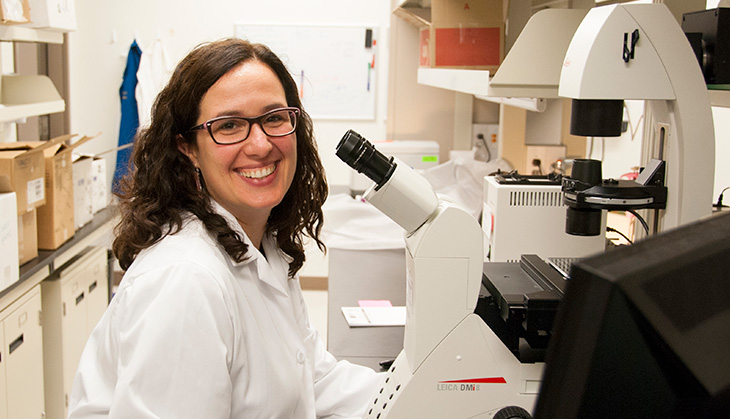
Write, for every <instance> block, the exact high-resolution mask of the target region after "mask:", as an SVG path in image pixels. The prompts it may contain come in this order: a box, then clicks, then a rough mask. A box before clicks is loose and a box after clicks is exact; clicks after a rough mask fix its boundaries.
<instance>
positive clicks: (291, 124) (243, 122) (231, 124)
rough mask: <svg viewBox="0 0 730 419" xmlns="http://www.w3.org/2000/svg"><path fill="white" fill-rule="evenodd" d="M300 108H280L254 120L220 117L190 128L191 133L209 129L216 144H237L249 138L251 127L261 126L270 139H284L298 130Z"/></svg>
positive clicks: (238, 117)
mask: <svg viewBox="0 0 730 419" xmlns="http://www.w3.org/2000/svg"><path fill="white" fill-rule="evenodd" d="M298 115H299V108H278V109H273V110H270V111H268V112H266V113H265V114H263V115H259V116H256V117H253V118H246V117H243V116H220V117H218V118H213V119H210V120H208V121H205V122H203V123H202V124H200V125H197V126H194V127H192V128H190V131H200V130H204V129H207V130H208V133H209V134H210V138H212V139H213V141H214V142H215V143H216V144H220V145H228V144H236V143H240V142H241V141H243V140H245V139H246V138H248V134H249V133H251V125H253V124H259V126H260V127H261V129H262V130H263V131H264V134H266V135H268V136H270V137H284V136H286V135H289V134H291V133H292V132H294V130H296V128H297V116H298Z"/></svg>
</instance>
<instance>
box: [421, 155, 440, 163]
mask: <svg viewBox="0 0 730 419" xmlns="http://www.w3.org/2000/svg"><path fill="white" fill-rule="evenodd" d="M421 161H422V162H424V163H427V162H438V161H439V157H438V156H423V157H421Z"/></svg>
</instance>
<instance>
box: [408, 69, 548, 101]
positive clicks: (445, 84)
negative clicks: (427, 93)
mask: <svg viewBox="0 0 730 419" xmlns="http://www.w3.org/2000/svg"><path fill="white" fill-rule="evenodd" d="M418 83H419V84H422V85H425V86H431V87H438V88H441V89H447V90H453V91H455V92H460V93H467V94H471V95H474V97H476V98H477V99H480V100H486V101H489V102H495V103H502V104H505V105H510V106H515V107H518V108H522V109H527V110H529V111H533V112H542V111H544V110H545V107H546V101H545V99H542V98H512V97H496V96H491V95H489V83H490V73H489V71H487V70H462V69H444V68H419V69H418Z"/></svg>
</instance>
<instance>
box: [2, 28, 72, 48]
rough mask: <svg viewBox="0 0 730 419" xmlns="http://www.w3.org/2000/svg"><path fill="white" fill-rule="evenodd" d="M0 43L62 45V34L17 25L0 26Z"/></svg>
mask: <svg viewBox="0 0 730 419" xmlns="http://www.w3.org/2000/svg"><path fill="white" fill-rule="evenodd" d="M0 41H10V42H16V41H17V42H40V43H46V44H63V32H58V31H49V30H43V29H34V28H26V27H23V26H17V25H0Z"/></svg>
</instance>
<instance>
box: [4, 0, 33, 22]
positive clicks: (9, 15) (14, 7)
mask: <svg viewBox="0 0 730 419" xmlns="http://www.w3.org/2000/svg"><path fill="white" fill-rule="evenodd" d="M28 22H30V5H29V4H28V0H0V23H2V24H3V25H10V24H15V23H28Z"/></svg>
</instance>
